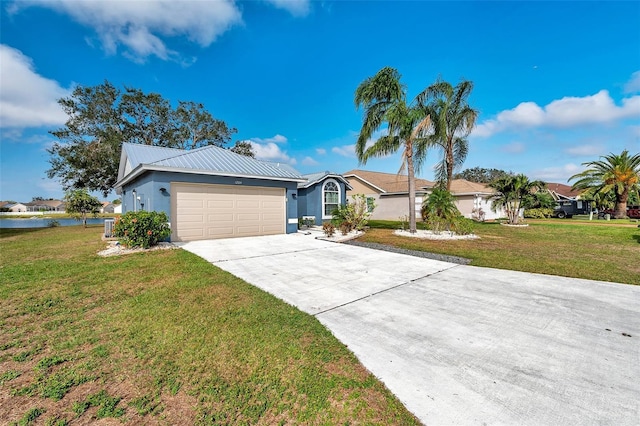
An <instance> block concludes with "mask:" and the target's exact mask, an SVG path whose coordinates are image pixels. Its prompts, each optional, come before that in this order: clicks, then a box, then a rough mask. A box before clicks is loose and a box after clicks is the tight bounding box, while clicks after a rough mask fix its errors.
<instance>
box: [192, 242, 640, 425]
mask: <svg viewBox="0 0 640 426" xmlns="http://www.w3.org/2000/svg"><path fill="white" fill-rule="evenodd" d="M181 246H182V248H184V249H185V250H188V251H191V252H193V253H195V254H197V255H199V256H201V257H203V258H204V259H206V260H208V261H209V262H211V263H213V264H214V265H216V266H218V267H220V268H222V269H224V270H226V271H229V272H231V273H232V274H234V275H236V276H238V277H240V278H242V279H244V280H246V281H247V282H249V283H251V284H253V285H255V286H256V287H259V288H261V289H263V290H265V291H267V292H269V293H271V294H273V295H275V296H276V297H278V298H280V299H282V300H284V301H285V302H287V303H290V304H292V305H294V306H296V307H298V308H299V309H301V310H302V311H305V312H307V313H309V314H312V315H315V316H316V318H318V320H319V321H320V322H322V323H323V324H324V325H325V326H326V327H327V328H329V329H330V330H331V331H332V332H333V334H334V335H335V336H336V337H337V338H338V339H340V340H341V341H342V342H343V343H344V344H346V345H347V346H348V347H349V348H350V349H351V350H352V351H353V352H354V353H355V355H356V356H357V357H358V359H360V361H361V362H362V364H363V365H364V366H365V367H366V368H367V369H369V371H371V372H372V373H373V374H374V375H375V376H377V377H378V378H379V379H380V380H382V382H384V383H385V385H386V386H387V387H388V388H389V389H390V390H391V391H392V392H393V393H394V394H395V395H397V396H398V398H399V399H400V400H401V401H402V402H403V403H404V404H405V406H406V407H407V408H408V409H409V410H410V411H411V412H413V413H414V414H415V415H416V416H417V417H418V418H419V419H420V420H421V421H422V422H424V423H425V424H433V425H449V424H464V425H467V424H474V425H475V424H509V425H515V424H518V425H550V424H574V425H578V424H579V425H607V424H609V425H638V424H640V402H639V401H640V286H631V285H623V284H614V283H607V282H598V281H589V280H581V279H572V278H564V277H556V276H549V275H539V274H530V273H523V272H513V271H505V270H498V269H491V268H478V267H473V266H463V265H457V264H454V263H447V262H440V261H435V260H430V259H424V258H417V257H413V256H408V255H403V254H397V253H390V252H385V251H379V250H373V249H369V248H364V247H357V246H350V245H345V244H337V243H332V242H327V241H322V240H316V239H315V238H314V237H313V236H311V235H304V234H301V233H298V234H291V235H276V236H268V237H251V238H236V239H226V240H210V241H197V242H190V243H183V244H181Z"/></svg>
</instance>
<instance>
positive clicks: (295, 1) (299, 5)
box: [267, 0, 310, 16]
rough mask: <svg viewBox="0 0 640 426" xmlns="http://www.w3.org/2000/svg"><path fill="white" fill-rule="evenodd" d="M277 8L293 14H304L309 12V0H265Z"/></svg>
mask: <svg viewBox="0 0 640 426" xmlns="http://www.w3.org/2000/svg"><path fill="white" fill-rule="evenodd" d="M267 3H271V4H272V5H274V6H275V7H277V8H278V9H284V10H286V11H287V12H289V13H290V14H292V15H293V16H306V15H307V14H308V13H309V9H310V7H309V6H310V5H309V3H310V2H309V0H267Z"/></svg>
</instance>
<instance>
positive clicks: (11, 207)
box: [3, 203, 27, 213]
mask: <svg viewBox="0 0 640 426" xmlns="http://www.w3.org/2000/svg"><path fill="white" fill-rule="evenodd" d="M3 207H4V208H5V209H7V211H10V212H16V213H18V212H26V211H27V206H25V205H24V204H22V203H10V204H5V205H4V206H3Z"/></svg>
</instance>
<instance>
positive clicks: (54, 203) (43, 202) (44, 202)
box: [23, 200, 64, 207]
mask: <svg viewBox="0 0 640 426" xmlns="http://www.w3.org/2000/svg"><path fill="white" fill-rule="evenodd" d="M23 204H24V205H25V206H29V207H33V206H48V207H60V206H61V205H63V204H64V202H63V201H61V200H38V201H30V202H28V203H23Z"/></svg>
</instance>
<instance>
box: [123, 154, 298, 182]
mask: <svg viewBox="0 0 640 426" xmlns="http://www.w3.org/2000/svg"><path fill="white" fill-rule="evenodd" d="M150 170H156V171H166V172H181V173H192V174H205V175H218V176H237V177H244V178H257V179H270V180H282V181H294V182H303V181H305V179H304V178H303V177H302V176H301V175H300V173H299V172H297V171H296V170H294V169H293V168H292V167H291V166H289V165H286V164H279V163H270V162H267V161H260V160H256V159H254V158H251V157H247V156H244V155H240V154H236V153H235V152H232V151H230V150H228V149H224V148H220V147H217V146H213V145H210V146H205V147H202V148H198V149H193V150H183V149H174V148H162V147H156V146H149V145H141V144H130V143H124V144H122V154H121V157H120V169H119V171H118V182H117V183H116V185H115V186H116V188H120V187H122V185H124V184H126V183H127V182H129V181H131V180H132V179H134V178H135V177H137V176H139V175H140V174H142V173H144V172H146V171H150Z"/></svg>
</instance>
